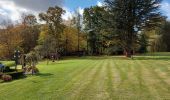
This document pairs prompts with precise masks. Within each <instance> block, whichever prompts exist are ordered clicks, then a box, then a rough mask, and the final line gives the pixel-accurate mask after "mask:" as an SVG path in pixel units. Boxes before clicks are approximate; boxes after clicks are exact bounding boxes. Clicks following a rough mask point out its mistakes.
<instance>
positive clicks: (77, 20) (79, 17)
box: [74, 9, 81, 56]
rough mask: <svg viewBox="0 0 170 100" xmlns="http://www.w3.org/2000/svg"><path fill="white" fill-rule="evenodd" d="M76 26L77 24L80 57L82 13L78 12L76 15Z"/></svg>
mask: <svg viewBox="0 0 170 100" xmlns="http://www.w3.org/2000/svg"><path fill="white" fill-rule="evenodd" d="M74 20H75V24H76V28H77V52H78V56H80V54H79V53H80V31H81V15H80V12H79V11H78V9H77V11H76V13H75V17H74Z"/></svg>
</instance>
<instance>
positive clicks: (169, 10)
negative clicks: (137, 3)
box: [161, 2, 170, 20]
mask: <svg viewBox="0 0 170 100" xmlns="http://www.w3.org/2000/svg"><path fill="white" fill-rule="evenodd" d="M161 10H162V11H163V14H164V15H166V16H167V17H168V20H170V3H168V2H163V3H162V5H161Z"/></svg>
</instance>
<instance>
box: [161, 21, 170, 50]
mask: <svg viewBox="0 0 170 100" xmlns="http://www.w3.org/2000/svg"><path fill="white" fill-rule="evenodd" d="M169 27H170V22H169V21H165V22H164V24H163V25H162V28H161V30H160V32H159V34H160V35H161V40H162V45H163V46H162V48H163V47H164V52H170V42H169V39H170V28H169Z"/></svg>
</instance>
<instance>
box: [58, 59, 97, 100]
mask: <svg viewBox="0 0 170 100" xmlns="http://www.w3.org/2000/svg"><path fill="white" fill-rule="evenodd" d="M96 64H97V61H93V63H90V64H88V65H86V69H85V70H84V71H83V72H81V73H79V74H78V75H77V76H74V77H73V78H72V80H71V81H70V82H69V83H67V85H66V86H65V87H63V88H61V90H58V94H57V96H58V97H57V99H60V100H61V99H66V98H67V97H69V98H70V99H71V97H72V95H74V96H76V92H78V88H79V87H80V86H82V84H84V83H85V82H86V81H84V80H85V79H87V78H86V76H87V75H90V74H91V73H92V71H93V70H94V69H95V67H94V66H96ZM73 100H74V99H73Z"/></svg>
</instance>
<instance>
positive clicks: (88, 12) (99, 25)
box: [83, 6, 107, 54]
mask: <svg viewBox="0 0 170 100" xmlns="http://www.w3.org/2000/svg"><path fill="white" fill-rule="evenodd" d="M106 15H107V12H106V10H105V9H104V7H98V6H94V7H90V8H85V10H84V17H83V18H84V26H85V28H84V30H85V31H86V32H87V48H89V47H90V52H91V54H99V53H101V52H102V48H103V42H104V40H103V35H104V34H103V33H104V30H105V28H106V27H107V26H106V25H105V24H106V23H105V22H104V20H103V19H104V18H105V16H106ZM106 29H107V28H106ZM100 49H101V50H100Z"/></svg>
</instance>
